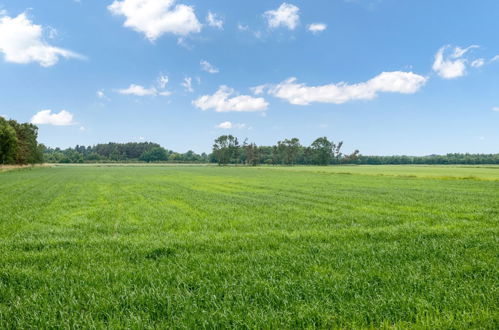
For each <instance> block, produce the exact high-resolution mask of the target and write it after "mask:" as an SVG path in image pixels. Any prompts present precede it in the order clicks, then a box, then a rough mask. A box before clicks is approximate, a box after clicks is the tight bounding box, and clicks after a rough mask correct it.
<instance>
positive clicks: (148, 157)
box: [139, 147, 168, 163]
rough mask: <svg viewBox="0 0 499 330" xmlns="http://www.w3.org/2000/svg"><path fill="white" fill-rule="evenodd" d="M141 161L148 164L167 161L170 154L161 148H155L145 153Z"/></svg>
mask: <svg viewBox="0 0 499 330" xmlns="http://www.w3.org/2000/svg"><path fill="white" fill-rule="evenodd" d="M139 159H140V160H141V161H144V162H147V163H151V162H161V161H167V160H168V153H167V152H166V150H165V149H163V148H161V147H154V148H152V149H151V150H148V151H145V152H144V153H143V154H142V155H141V156H140V158H139Z"/></svg>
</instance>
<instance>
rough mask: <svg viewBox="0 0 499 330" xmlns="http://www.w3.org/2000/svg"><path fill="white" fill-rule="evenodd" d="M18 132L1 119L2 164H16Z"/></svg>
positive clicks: (0, 149)
mask: <svg viewBox="0 0 499 330" xmlns="http://www.w3.org/2000/svg"><path fill="white" fill-rule="evenodd" d="M17 144H18V140H17V134H16V130H15V129H14V128H13V127H12V126H11V125H10V124H9V122H7V120H5V119H4V118H3V117H0V164H14V163H15V162H16V155H17Z"/></svg>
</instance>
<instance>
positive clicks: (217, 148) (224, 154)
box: [213, 135, 239, 165]
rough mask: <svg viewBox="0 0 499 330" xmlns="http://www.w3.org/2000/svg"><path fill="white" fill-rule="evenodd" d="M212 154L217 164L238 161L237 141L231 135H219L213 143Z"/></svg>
mask: <svg viewBox="0 0 499 330" xmlns="http://www.w3.org/2000/svg"><path fill="white" fill-rule="evenodd" d="M213 154H214V156H215V159H216V160H217V162H218V164H219V165H227V164H229V163H231V162H238V156H239V141H238V140H237V138H236V137H234V136H232V135H222V136H219V137H218V138H217V139H216V140H215V143H214V144H213Z"/></svg>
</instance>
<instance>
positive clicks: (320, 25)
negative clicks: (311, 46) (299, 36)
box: [308, 23, 327, 34]
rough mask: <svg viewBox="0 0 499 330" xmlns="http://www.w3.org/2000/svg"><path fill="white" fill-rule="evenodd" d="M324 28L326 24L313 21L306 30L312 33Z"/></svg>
mask: <svg viewBox="0 0 499 330" xmlns="http://www.w3.org/2000/svg"><path fill="white" fill-rule="evenodd" d="M326 29H327V25H326V24H323V23H313V24H310V25H309V26H308V30H309V31H310V32H312V33H314V34H315V33H319V32H322V31H325V30H326Z"/></svg>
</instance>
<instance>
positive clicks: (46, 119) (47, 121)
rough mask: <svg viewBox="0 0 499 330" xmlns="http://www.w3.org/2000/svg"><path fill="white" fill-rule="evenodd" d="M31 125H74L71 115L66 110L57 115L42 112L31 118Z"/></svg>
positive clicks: (46, 111)
mask: <svg viewBox="0 0 499 330" xmlns="http://www.w3.org/2000/svg"><path fill="white" fill-rule="evenodd" d="M31 123H32V124H35V125H54V126H70V125H74V124H75V122H73V114H71V113H70V112H68V111H66V110H62V111H61V112H59V113H55V112H54V113H52V110H42V111H39V112H38V113H36V114H35V115H34V116H33V117H32V118H31Z"/></svg>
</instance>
